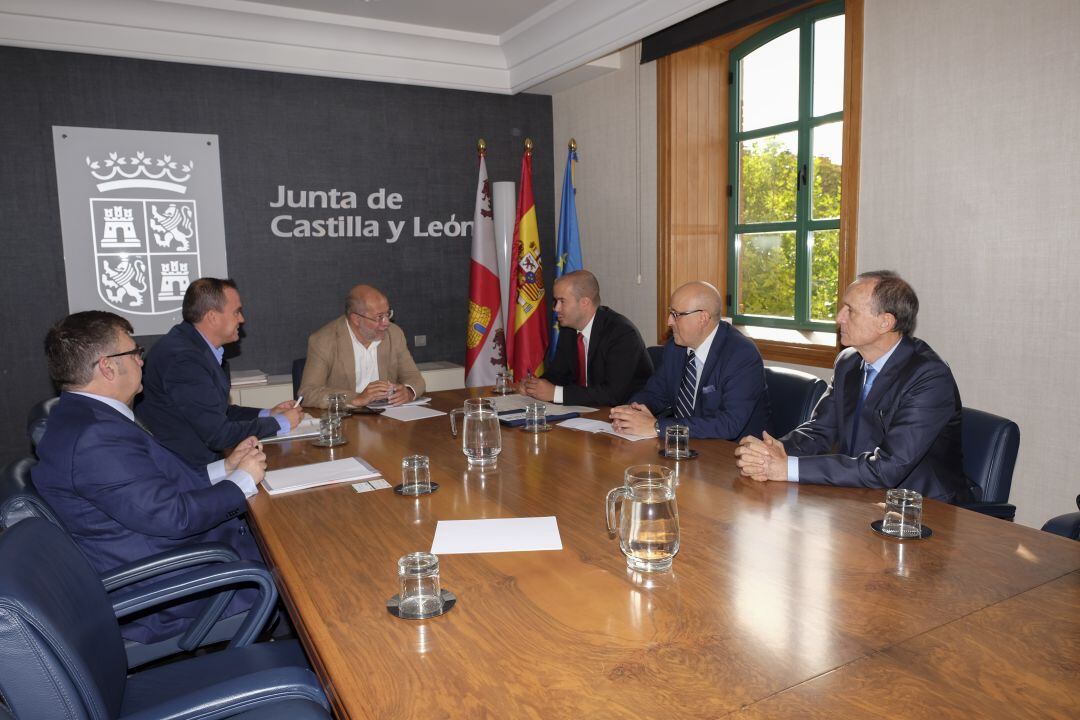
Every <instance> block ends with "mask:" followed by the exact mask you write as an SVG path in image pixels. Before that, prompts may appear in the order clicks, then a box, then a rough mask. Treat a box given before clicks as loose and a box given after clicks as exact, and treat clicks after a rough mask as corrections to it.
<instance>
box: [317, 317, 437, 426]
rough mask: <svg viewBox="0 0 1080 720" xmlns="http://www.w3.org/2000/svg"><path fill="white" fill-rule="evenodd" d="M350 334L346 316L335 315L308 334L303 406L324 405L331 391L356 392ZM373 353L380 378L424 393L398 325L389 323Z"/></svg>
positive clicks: (421, 382) (423, 386)
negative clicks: (377, 363)
mask: <svg viewBox="0 0 1080 720" xmlns="http://www.w3.org/2000/svg"><path fill="white" fill-rule="evenodd" d="M351 335H352V331H351V330H350V329H349V324H348V320H347V319H346V318H345V317H344V316H339V317H336V318H334V319H333V320H331V321H330V322H328V323H326V324H325V325H323V326H322V327H321V328H319V329H318V330H316V331H315V332H314V333H312V335H311V337H309V338H308V351H307V362H306V363H305V365H304V377H303V378H301V380H300V394H301V395H303V396H304V407H320V408H324V407H326V400H327V398H328V397H329V396H330V395H331V393H355V392H356V358H355V356H354V354H353V346H352V337H351ZM375 355H376V357H377V358H378V362H379V379H380V380H389V381H390V382H393V383H401V384H404V385H408V386H410V387H412V389H413V390H415V391H416V396H417V397H420V396H421V395H423V394H424V389H425V385H424V376H423V375H421V374H420V370H419V369H417V367H416V363H415V362H413V359H412V355H410V354H409V347H408V345H407V344H406V342H405V333H403V332H402V331H401V328H399V327H398V326H397V325H390V327H389V328H388V329H387V331H386V335H385V336H383V339H382V341H381V342H379V348H378V350H377V351H376V353H375Z"/></svg>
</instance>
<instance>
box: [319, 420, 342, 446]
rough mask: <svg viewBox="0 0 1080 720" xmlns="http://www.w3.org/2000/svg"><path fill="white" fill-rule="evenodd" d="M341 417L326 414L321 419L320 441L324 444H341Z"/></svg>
mask: <svg viewBox="0 0 1080 720" xmlns="http://www.w3.org/2000/svg"><path fill="white" fill-rule="evenodd" d="M342 440H343V437H342V435H341V418H340V417H337V416H334V415H330V414H326V415H324V416H323V417H322V418H320V419H319V442H320V443H322V444H323V445H338V444H341V442H342Z"/></svg>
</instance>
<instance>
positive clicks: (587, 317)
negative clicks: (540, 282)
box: [552, 270, 600, 330]
mask: <svg viewBox="0 0 1080 720" xmlns="http://www.w3.org/2000/svg"><path fill="white" fill-rule="evenodd" d="M552 300H553V301H554V303H555V315H556V317H557V318H558V320H559V325H561V326H562V327H568V328H573V329H575V330H584V329H585V326H586V325H588V324H589V323H590V322H591V321H592V319H593V316H594V315H595V314H596V308H598V307H600V283H598V282H596V276H595V275H593V274H592V273H591V272H589V271H588V270H575V271H574V272H572V273H567V274H565V275H563V276H562V277H561V278H559V279H558V280H556V281H555V287H553V288H552Z"/></svg>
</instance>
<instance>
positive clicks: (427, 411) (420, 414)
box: [382, 405, 446, 422]
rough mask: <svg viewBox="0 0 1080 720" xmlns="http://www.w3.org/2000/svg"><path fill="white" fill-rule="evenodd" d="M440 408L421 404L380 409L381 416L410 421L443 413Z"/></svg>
mask: <svg viewBox="0 0 1080 720" xmlns="http://www.w3.org/2000/svg"><path fill="white" fill-rule="evenodd" d="M445 414H446V413H444V412H443V411H442V410H432V409H431V408H429V407H424V406H422V405H399V406H397V407H392V408H386V409H385V410H383V411H382V416H383V417H388V418H393V419H394V420H400V421H402V422H412V421H413V420H423V419H424V418H432V417H439V416H440V415H445Z"/></svg>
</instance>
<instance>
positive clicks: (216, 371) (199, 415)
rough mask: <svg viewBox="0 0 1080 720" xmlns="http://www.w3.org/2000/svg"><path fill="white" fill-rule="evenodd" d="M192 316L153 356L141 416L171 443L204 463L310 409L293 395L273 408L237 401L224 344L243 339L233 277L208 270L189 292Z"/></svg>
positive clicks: (186, 311)
mask: <svg viewBox="0 0 1080 720" xmlns="http://www.w3.org/2000/svg"><path fill="white" fill-rule="evenodd" d="M183 317H184V322H182V323H180V324H179V325H176V326H174V327H173V328H172V329H171V330H169V332H168V334H167V335H165V337H163V338H161V339H160V340H158V342H157V343H156V344H155V345H154V347H153V348H151V350H150V352H149V354H148V355H147V356H146V370H145V376H144V378H143V397H142V400H141V401H140V402H139V404H138V405H137V406H136V408H135V413H136V415H138V416H139V419H140V420H142V422H143V423H144V424H145V425H146V426H147V427H148V428H150V432H152V433H154V437H155V438H157V440H158V442H160V443H161V444H162V445H164V446H165V447H167V448H169V449H170V450H172V451H173V452H174V453H176V454H177V455H179V456H180V457H182V458H183V459H184V460H186V461H187V463H188V464H189V465H191V466H192V467H195V468H198V467H202V466H204V465H206V464H207V463H211V462H214V461H215V460H219V459H221V457H222V452H224V451H225V450H227V449H228V448H231V447H233V446H235V445H236V444H237V443H239V442H240V441H241V440H243V439H244V438H245V437H248V436H249V435H254V436H255V437H259V438H264V437H269V436H271V435H277V434H284V433H287V432H289V430H290V429H291V428H293V427H296V425H297V424H299V422H300V419H301V417H302V414H303V411H302V410H300V409H299V408H297V407H294V405H295V403H293V402H291V401H287V402H283V403H281V404H279V405H277V406H276V407H274V408H271V409H269V410H260V409H258V408H248V407H241V406H239V405H232V404H230V403H229V387H230V381H229V371H228V364H227V363H224V362H223V357H224V355H225V348H224V346H225V345H227V344H229V343H233V342H236V341H237V340H239V339H240V326H241V325H243V323H244V313H243V307H242V305H241V302H240V293H239V292H238V291H237V289H236V283H234V282H233V281H232V280H219V279H217V278H200V279H198V280H196V281H195V282H193V283H191V285H190V286H188V289H187V292H185V293H184V303H183Z"/></svg>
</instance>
